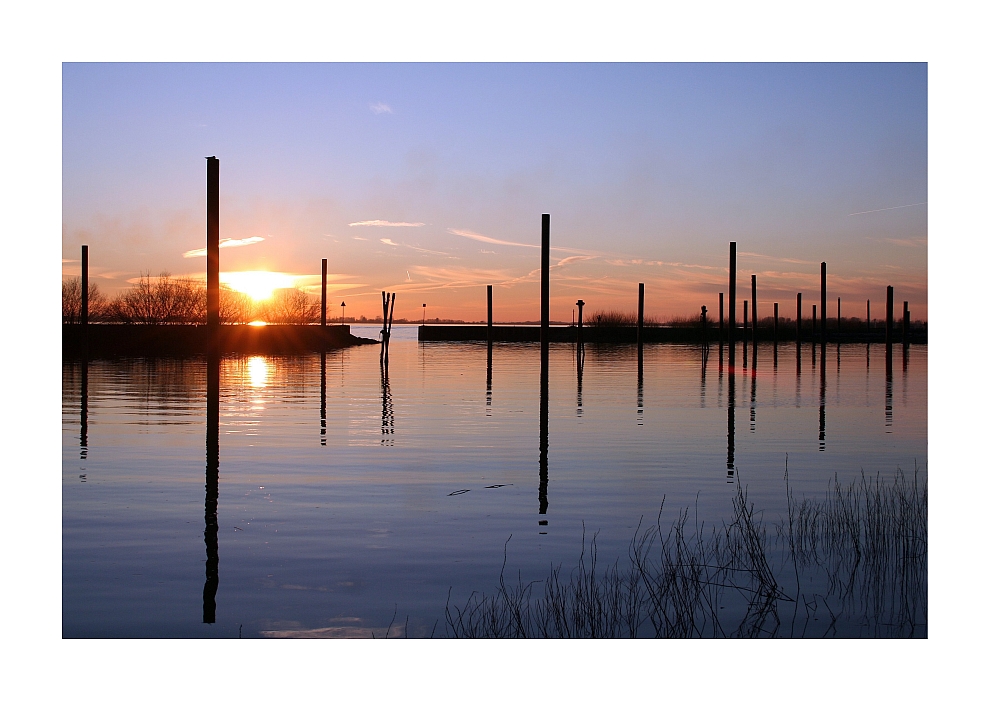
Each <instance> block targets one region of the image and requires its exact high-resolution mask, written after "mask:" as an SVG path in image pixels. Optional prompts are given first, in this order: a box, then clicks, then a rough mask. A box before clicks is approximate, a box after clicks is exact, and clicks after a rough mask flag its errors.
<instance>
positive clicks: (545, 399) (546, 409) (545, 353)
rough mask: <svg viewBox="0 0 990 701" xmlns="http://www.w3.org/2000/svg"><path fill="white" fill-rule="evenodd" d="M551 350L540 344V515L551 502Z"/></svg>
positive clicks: (543, 524)
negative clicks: (549, 455)
mask: <svg viewBox="0 0 990 701" xmlns="http://www.w3.org/2000/svg"><path fill="white" fill-rule="evenodd" d="M549 370H550V349H549V345H548V343H547V342H546V341H545V340H544V341H543V342H542V343H541V344H540V515H543V514H546V512H547V507H548V506H549V502H548V501H547V482H548V481H549V471H548V469H547V452H548V450H549V446H550V444H549V440H550V439H549V431H550V397H549V394H550V386H549V381H550V377H549ZM540 525H541V526H545V525H547V523H546V521H540Z"/></svg>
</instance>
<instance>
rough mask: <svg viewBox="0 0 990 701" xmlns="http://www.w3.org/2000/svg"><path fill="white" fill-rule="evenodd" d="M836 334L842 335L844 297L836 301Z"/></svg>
mask: <svg viewBox="0 0 990 701" xmlns="http://www.w3.org/2000/svg"><path fill="white" fill-rule="evenodd" d="M835 332H836V333H842V297H839V298H837V299H836V301H835Z"/></svg>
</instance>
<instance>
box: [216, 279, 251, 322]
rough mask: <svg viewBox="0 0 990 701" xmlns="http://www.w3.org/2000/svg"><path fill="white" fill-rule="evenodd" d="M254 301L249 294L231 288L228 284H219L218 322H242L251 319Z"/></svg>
mask: <svg viewBox="0 0 990 701" xmlns="http://www.w3.org/2000/svg"><path fill="white" fill-rule="evenodd" d="M253 311H254V303H253V302H252V300H251V297H250V296H249V295H246V294H244V293H243V292H238V291H237V290H235V289H232V288H231V287H230V286H229V285H220V323H221V324H243V323H246V322H248V321H251V313H252V312H253Z"/></svg>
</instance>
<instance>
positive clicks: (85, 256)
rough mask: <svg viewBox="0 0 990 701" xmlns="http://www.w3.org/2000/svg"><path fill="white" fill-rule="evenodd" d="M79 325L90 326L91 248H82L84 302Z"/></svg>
mask: <svg viewBox="0 0 990 701" xmlns="http://www.w3.org/2000/svg"><path fill="white" fill-rule="evenodd" d="M79 323H80V324H82V325H83V326H84V327H85V326H86V325H87V324H89V246H83V247H82V300H81V306H80V307H79Z"/></svg>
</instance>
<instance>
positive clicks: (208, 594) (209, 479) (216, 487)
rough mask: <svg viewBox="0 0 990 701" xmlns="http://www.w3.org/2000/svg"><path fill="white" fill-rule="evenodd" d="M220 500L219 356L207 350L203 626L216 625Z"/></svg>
mask: <svg viewBox="0 0 990 701" xmlns="http://www.w3.org/2000/svg"><path fill="white" fill-rule="evenodd" d="M219 498H220V354H219V352H217V351H216V350H215V349H210V351H209V353H208V354H207V359H206V508H205V520H206V528H205V530H204V531H203V539H204V540H205V541H206V584H205V585H204V586H203V623H216V620H217V587H218V586H219V585H220V549H219V543H218V542H217V536H218V532H219V526H218V523H217V502H218V500H219Z"/></svg>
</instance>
